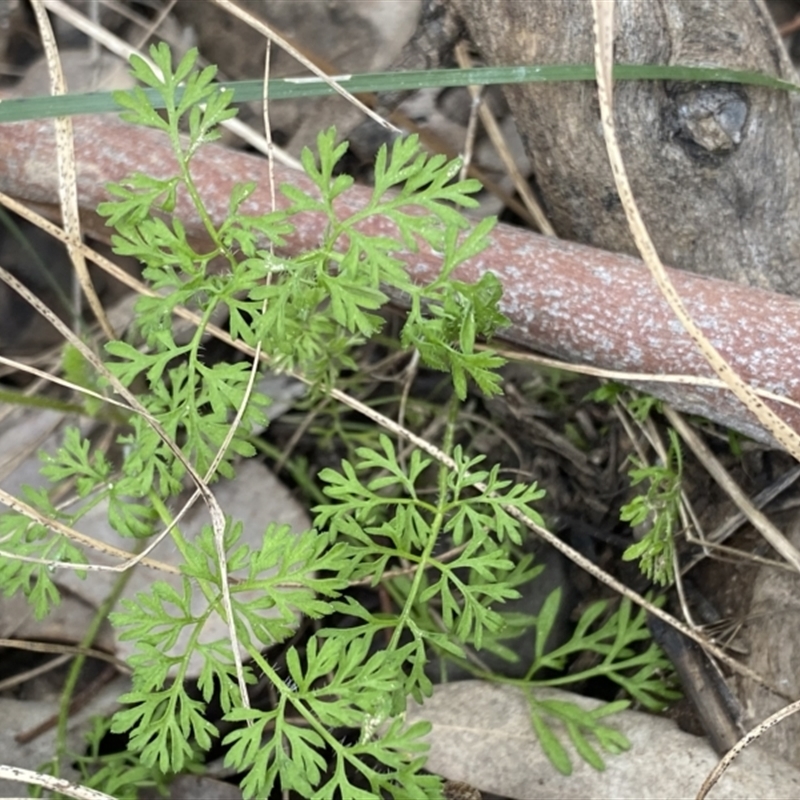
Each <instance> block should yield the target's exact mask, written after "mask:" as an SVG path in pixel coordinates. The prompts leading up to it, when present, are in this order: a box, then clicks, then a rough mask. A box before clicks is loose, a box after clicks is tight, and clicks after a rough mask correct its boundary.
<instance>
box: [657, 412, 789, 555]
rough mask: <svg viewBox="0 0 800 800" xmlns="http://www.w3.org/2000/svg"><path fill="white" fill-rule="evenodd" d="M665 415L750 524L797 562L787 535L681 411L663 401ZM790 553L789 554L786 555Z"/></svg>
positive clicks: (779, 550) (777, 548)
mask: <svg viewBox="0 0 800 800" xmlns="http://www.w3.org/2000/svg"><path fill="white" fill-rule="evenodd" d="M664 415H665V416H666V418H667V419H668V420H669V423H670V425H672V427H673V428H675V430H676V431H677V432H678V433H679V434H680V436H681V438H682V439H683V441H684V442H686V444H687V445H688V447H689V449H690V450H691V451H692V452H693V453H694V454H695V456H697V458H698V459H699V460H700V461H701V462H702V464H703V466H704V467H705V468H706V470H707V471H708V473H709V474H710V475H711V477H712V478H713V479H714V480H715V481H716V482H717V483H718V484H719V485H720V486H721V487H722V489H723V490H724V491H725V493H726V494H727V495H728V497H730V498H731V500H733V502H734V503H735V504H736V506H737V507H738V509H739V510H740V511H741V512H742V514H744V515H745V517H747V519H749V520H750V522H751V523H752V525H753V527H754V528H755V529H756V530H757V531H758V532H759V533H760V534H761V535H762V536H763V537H764V538H765V539H766V540H767V541H768V542H769V543H770V544H771V545H772V547H773V548H775V550H776V551H777V552H778V553H780V554H781V555H782V556H783V557H784V558H785V559H786V560H787V561H789V562H790V563H792V564H793V565H796V564H797V563H798V562H800V552H798V550H797V548H796V547H795V546H794V545H793V544H792V543H791V542H789V541H788V540H787V539H786V537H785V536H784V535H783V534H782V533H781V532H780V531H779V530H778V529H777V528H776V527H775V525H773V524H772V522H771V521H770V520H769V519H768V518H767V516H766V515H765V514H763V513H762V512H761V511H759V510H758V509H757V508H756V507H755V506H754V505H753V503H752V501H751V500H750V498H749V497H748V496H747V495H746V494H745V493H744V492H743V491H742V490H741V488H740V486H739V485H738V484H737V483H736V481H735V480H734V479H733V478H732V477H731V476H730V474H729V473H728V471H727V470H726V469H725V467H723V466H722V464H720V462H719V460H718V459H717V458H716V456H715V455H714V454H713V453H712V452H711V450H709V448H708V447H707V446H706V444H705V442H704V441H703V440H702V439H701V438H700V437H699V436H698V435H697V433H695V431H694V430H692V428H691V426H689V425H688V424H687V423H686V420H685V419H684V418H683V415H682V414H679V413H678V412H677V411H675V409H673V408H671V407H670V406H668V405H666V404H665V405H664ZM787 554H790V555H791V558H790V557H789V555H787Z"/></svg>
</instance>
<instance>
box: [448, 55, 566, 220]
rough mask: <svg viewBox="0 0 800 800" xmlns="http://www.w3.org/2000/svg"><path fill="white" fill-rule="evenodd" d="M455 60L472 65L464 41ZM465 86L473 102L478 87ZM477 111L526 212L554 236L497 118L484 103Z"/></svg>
mask: <svg viewBox="0 0 800 800" xmlns="http://www.w3.org/2000/svg"><path fill="white" fill-rule="evenodd" d="M456 60H457V61H458V66H459V67H462V68H463V69H470V68H471V67H472V66H473V64H472V59H471V58H470V57H469V50H468V48H467V46H466V45H465V43H464V42H459V43H458V44H457V45H456ZM467 88H468V89H469V93H470V95H471V96H472V100H473V102H475V100H476V99H477V98H478V96H479V95H478V87H477V86H468V87H467ZM478 113H479V114H480V117H481V122H482V123H483V127H484V128H485V129H486V133H488V134H489V138H490V139H491V140H492V144H493V145H494V149H495V150H496V151H497V154H498V155H499V156H500V159H501V160H502V162H503V166H504V167H505V168H506V171H507V172H508V174H509V177H510V178H511V180H512V182H513V183H514V188H515V189H516V190H517V191H518V192H519V196H520V197H521V198H522V202H523V203H524V204H525V208H527V209H528V213H529V214H530V215H531V217H532V218H533V221H534V222H535V223H536V227H537V228H538V229H539V230H540V231H541V232H542V233H543V234H545V235H546V236H555V235H556V232H555V230H554V229H553V226H552V225H551V224H550V220H549V219H547V215H546V214H545V213H544V210H543V209H542V207H541V206H540V205H539V203H538V201H537V200H536V198H535V197H534V196H533V192H532V191H531V187H530V186H529V185H528V182H527V181H526V180H525V178H524V176H523V175H522V173H521V172H520V171H519V167H518V166H517V162H516V161H515V160H514V157H513V156H512V155H511V153H510V152H509V149H508V145H507V144H506V141H505V138H504V137H503V132H502V131H501V130H500V126H499V125H498V124H497V120H496V119H495V118H494V114H492V111H491V109H490V108H489V106H488V105H487V104H486V103H481V105H480V109H479V112H478Z"/></svg>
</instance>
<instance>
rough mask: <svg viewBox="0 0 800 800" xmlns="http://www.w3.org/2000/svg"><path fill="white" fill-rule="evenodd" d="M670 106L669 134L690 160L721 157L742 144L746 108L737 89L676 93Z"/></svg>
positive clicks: (724, 87)
mask: <svg viewBox="0 0 800 800" xmlns="http://www.w3.org/2000/svg"><path fill="white" fill-rule="evenodd" d="M673 103H674V106H673V109H672V114H671V115H670V116H671V117H672V119H671V120H670V122H671V126H670V127H672V135H673V137H674V139H675V140H676V141H677V142H678V143H679V144H680V145H681V146H682V147H683V148H684V150H685V151H686V153H687V154H688V155H689V156H690V157H691V158H694V159H697V160H700V161H705V162H708V161H709V157H711V160H712V161H713V160H716V159H714V158H713V157H717V158H720V157H721V158H724V157H726V156H728V155H730V154H731V153H732V152H733V151H734V150H736V149H737V148H738V147H739V145H740V144H741V143H742V139H743V137H744V135H745V133H744V129H745V124H746V123H747V114H748V110H749V105H748V102H747V96H746V95H745V94H744V93H743V92H742V91H741V89H739V88H738V87H735V86H729V85H726V84H722V85H720V84H716V85H709V86H700V87H693V88H691V89H688V90H684V91H681V90H679V91H677V92H676V93H675V94H674V95H673Z"/></svg>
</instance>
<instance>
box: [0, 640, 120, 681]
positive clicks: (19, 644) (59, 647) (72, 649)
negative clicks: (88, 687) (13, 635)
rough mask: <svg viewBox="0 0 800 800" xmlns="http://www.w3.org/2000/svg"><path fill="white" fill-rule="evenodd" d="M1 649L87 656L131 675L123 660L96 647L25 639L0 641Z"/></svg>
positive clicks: (70, 656)
mask: <svg viewBox="0 0 800 800" xmlns="http://www.w3.org/2000/svg"><path fill="white" fill-rule="evenodd" d="M0 647H9V648H11V649H13V650H27V651H28V652H32V653H63V654H64V655H66V656H68V657H69V658H73V657H74V656H86V657H88V658H95V659H97V660H98V661H106V662H107V663H109V664H112V665H113V666H115V667H116V668H117V669H118V670H119V671H120V672H123V673H125V674H129V673H130V671H131V669H130V667H129V666H128V665H127V664H126V663H125V662H124V661H122V660H121V659H119V658H117V657H116V656H112V655H110V654H109V653H106V652H105V651H104V650H98V649H97V648H95V647H79V646H76V645H67V644H53V643H51V642H29V641H26V640H24V639H0Z"/></svg>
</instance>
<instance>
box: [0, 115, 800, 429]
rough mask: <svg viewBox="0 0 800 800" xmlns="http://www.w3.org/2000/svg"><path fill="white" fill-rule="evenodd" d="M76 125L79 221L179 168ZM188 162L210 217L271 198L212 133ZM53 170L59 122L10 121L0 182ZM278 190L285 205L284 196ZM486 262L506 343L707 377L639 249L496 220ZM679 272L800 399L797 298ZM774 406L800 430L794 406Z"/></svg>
mask: <svg viewBox="0 0 800 800" xmlns="http://www.w3.org/2000/svg"><path fill="white" fill-rule="evenodd" d="M74 129H75V153H76V161H77V169H78V183H77V185H78V195H79V202H80V205H81V209H82V210H83V212H84V221H85V223H86V225H87V227H88V228H89V229H90V230H94V231H96V232H99V233H100V234H101V235H105V236H106V237H107V235H108V229H107V228H105V227H104V226H103V224H102V222H101V221H99V220H98V219H97V218H96V217H94V216H93V212H94V209H95V208H96V207H97V204H98V203H99V202H101V201H103V200H106V199H108V196H107V194H106V191H105V188H104V186H105V183H106V182H107V181H117V180H120V179H122V178H123V177H125V176H126V175H128V174H130V173H131V172H134V171H140V172H144V173H146V174H152V175H155V176H157V177H167V176H170V175H173V174H175V172H174V171H175V165H174V160H173V158H172V155H171V151H170V147H169V143H168V141H167V139H166V137H165V136H163V135H162V134H159V133H157V132H155V131H150V130H142V129H133V128H131V126H129V125H126V124H124V123H122V122H120V121H118V120H117V119H115V118H113V117H111V116H104V117H77V118H76V119H75V120H74ZM192 171H193V174H194V176H195V179H196V181H197V183H198V185H199V187H200V191H201V194H202V196H203V197H204V199H205V202H206V204H207V207H208V209H209V212H210V214H211V216H212V218H213V219H214V220H215V222H216V223H220V222H221V221H222V220H223V219H224V216H225V214H226V213H227V209H228V197H229V193H230V190H231V188H232V186H233V184H234V183H237V182H244V181H249V180H253V181H256V182H257V184H258V189H257V191H256V192H255V194H254V195H253V196H252V197H251V198H250V200H249V201H248V203H247V205H246V206H245V208H244V210H245V211H250V212H253V213H263V212H264V211H265V210H267V209H269V208H270V191H269V185H270V176H269V169H268V166H267V162H266V161H264V160H263V159H261V158H257V157H254V156H250V155H247V154H244V153H241V152H237V151H231V150H227V149H225V148H223V147H219V146H216V145H209V146H206V147H204V148H201V149H200V151H199V152H198V154H197V155H196V156H195V158H194V159H193V161H192ZM275 172H276V180H277V182H278V183H279V184H280V183H284V182H291V183H294V184H297V185H299V186H302V187H303V188H305V189H307V190H310V189H311V185H310V182H309V181H308V180H307V179H306V178H305V177H304V176H302V175H300V174H298V173H295V172H291V171H289V170H286V169H283V168H281V167H279V166H277V165H276V168H275ZM57 175H58V173H57V169H56V155H55V136H54V131H53V124H52V122H49V121H44V122H21V123H14V124H9V125H5V126H3V136H2V137H0V190H2V191H3V192H5V193H7V194H10V195H13V196H15V197H17V198H19V199H22V200H25V201H28V202H31V203H36V204H44V205H46V204H51V203H52V202H53V198H55V197H57V196H58V192H57V181H58V177H57ZM370 194H371V190H370V189H369V188H367V187H359V186H356V187H353V189H351V190H350V191H349V192H347V193H346V194H345V195H344V196H343V197H342V198H341V200H340V202H339V203H338V206H337V211H338V213H341V214H343V215H349V214H351V213H353V212H355V211H356V210H358V209H359V208H362V207H363V205H364V204H365V203H366V202H367V201H368V198H369V197H370ZM278 199H279V204H280V202H281V195H280V194H278ZM51 208H52V206H51ZM176 213H177V214H178V215H179V216H180V218H181V219H182V220H184V222H185V224H186V227H187V231H188V232H189V234H190V235H192V234H199V233H200V232H201V231H202V226H201V224H200V221H199V220H198V218H197V215H196V213H195V212H194V211H193V209H192V208H191V207H190V206H189V204H188V202H187V201H186V198H182V199H181V200H180V202H179V204H178V207H177V209H176ZM295 222H296V226H297V229H296V232H295V233H294V235H292V236H291V237H289V238H288V242H287V252H289V253H299V252H303V251H304V250H308V249H311V248H314V247H317V246H318V245H319V243H320V240H321V238H322V236H323V231H324V228H325V219H324V218H322V217H321V216H320V215H315V214H303V215H301V216H299V217H298V218H296V220H295ZM365 230H366V231H369V232H372V233H374V234H392V233H394V231H393V230H392V229H391V223H390V222H389V221H388V220H385V219H381V218H377V219H373V220H371V221H370V222H369V224H368V225H366V226H365ZM399 255H400V256H402V257H404V258H405V260H406V264H407V265H408V269H409V270H410V271H411V272H412V273H413V274H414V276H415V277H416V278H418V279H419V280H426V279H431V278H432V277H433V276H434V275H435V274H436V273H437V272H438V265H439V261H438V259H437V257H436V255H435V254H434V253H431V252H427V251H422V252H419V253H410V252H406V253H402V254H399ZM486 270H491V271H493V272H494V273H495V274H496V275H498V277H499V278H500V280H501V281H502V282H503V284H504V288H505V295H504V298H503V310H504V312H505V313H506V314H507V315H508V316H509V317H510V319H511V321H512V326H511V328H509V329H508V330H507V331H505V333H504V337H505V338H507V339H508V340H510V341H513V342H515V343H518V344H522V345H525V346H526V347H529V348H532V349H535V350H540V351H543V352H545V353H548V354H551V355H555V356H558V357H561V358H565V359H568V360H571V361H575V362H579V363H586V364H594V365H596V366H599V367H604V368H608V369H619V370H630V371H635V372H647V373H656V374H676V373H677V374H695V375H701V376H707V377H713V374H712V373H711V371H710V369H709V368H708V366H707V365H706V364H705V362H704V360H703V358H702V356H701V355H700V354H699V353H698V351H697V349H696V348H695V347H694V345H693V343H692V342H691V340H690V339H689V337H688V336H687V335H686V334H685V332H684V331H683V329H682V328H681V326H680V325H679V324H678V323H677V322H676V321H675V319H674V317H673V314H672V312H671V311H670V309H669V307H668V306H667V305H666V303H665V302H664V301H663V300H662V298H661V296H660V295H659V293H658V291H657V289H656V287H655V285H654V284H653V283H652V281H651V278H650V275H649V273H648V272H647V270H646V269H645V268H644V266H643V265H642V264H641V262H640V261H638V260H637V259H634V258H631V257H627V256H619V255H615V254H613V253H609V252H605V251H600V250H596V249H593V248H589V247H586V246H583V245H579V244H575V243H570V242H562V241H558V240H555V239H551V238H547V237H543V236H538V235H536V234H533V233H530V232H528V231H525V230H521V229H519V228H512V227H510V226H506V225H498V227H497V229H496V231H495V232H494V233H493V235H492V239H491V243H490V246H489V247H488V249H487V250H486V251H485V252H484V253H482V254H480V255H479V256H477V257H476V258H473V259H472V260H470V261H469V262H468V263H466V264H465V265H464V266H463V267H462V268H461V269H460V270H459V272H458V277H459V278H461V279H462V280H470V281H472V280H477V279H478V278H479V277H480V275H481V274H482V273H483V272H484V271H486ZM671 275H672V278H673V280H674V282H675V284H676V286H677V288H678V291H679V292H680V294H681V295H682V296H683V297H684V298H686V302H687V305H688V308H689V310H690V312H691V313H692V314H693V316H694V318H695V319H696V320H697V321H698V323H699V324H700V325H701V326H702V328H703V329H704V330H705V331H706V333H707V334H708V335H709V336H710V338H711V340H712V342H713V343H714V344H715V346H716V347H718V348H719V349H720V351H721V352H722V353H723V355H724V356H725V357H726V358H727V359H729V360H730V361H731V363H732V365H733V366H734V368H735V369H736V370H737V371H738V372H739V373H740V374H741V375H742V376H743V377H744V378H745V380H748V381H750V382H751V383H752V384H753V385H754V386H757V387H759V388H764V389H768V390H771V391H774V392H777V393H779V394H783V395H786V396H787V397H789V398H791V399H793V400H795V401H800V366H798V365H797V362H796V359H795V356H796V353H797V352H798V350H800V302H798V301H796V300H794V299H792V298H790V297H786V296H784V295H780V294H775V293H771V292H766V291H763V290H758V289H754V288H750V287H745V286H741V285H737V284H733V283H729V282H726V281H719V280H713V279H710V278H703V277H700V276H697V275H693V274H691V273H687V272H681V271H672V272H671ZM642 388H644V389H646V390H647V391H650V392H652V393H653V394H655V395H657V396H659V397H662V398H664V399H666V400H668V401H669V402H671V403H672V404H673V405H675V406H676V407H677V408H679V409H683V410H685V411H690V412H693V413H698V414H702V415H704V416H707V417H709V418H710V419H712V420H716V421H718V422H720V423H722V424H724V425H726V426H728V427H731V428H734V429H735V430H738V431H741V432H743V433H745V434H747V435H750V436H753V437H755V438H757V439H760V440H762V441H766V442H770V441H771V440H770V438H769V436H768V435H767V434H766V433H765V432H764V431H763V430H762V429H761V428H760V427H759V426H758V424H757V423H756V421H755V420H754V419H753V418H752V417H751V416H750V414H749V412H748V411H747V410H746V409H745V408H744V407H743V406H742V405H741V404H740V403H739V402H738V401H737V400H736V399H735V398H733V397H732V395H730V394H729V393H728V392H726V391H724V390H720V389H708V388H703V387H698V386H682V385H675V384H664V383H649V384H643V385H642ZM773 407H774V408H775V409H776V410H777V411H778V413H780V414H781V416H782V417H783V418H784V419H786V420H787V422H789V424H791V425H794V426H795V427H798V428H800V412H799V411H798V410H796V409H792V408H789V407H787V406H779V405H777V404H773Z"/></svg>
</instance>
